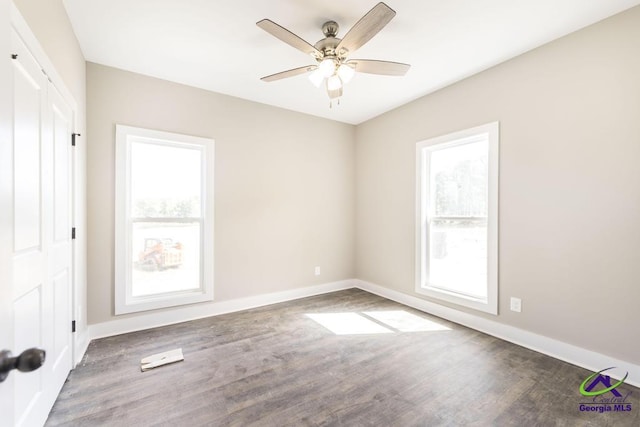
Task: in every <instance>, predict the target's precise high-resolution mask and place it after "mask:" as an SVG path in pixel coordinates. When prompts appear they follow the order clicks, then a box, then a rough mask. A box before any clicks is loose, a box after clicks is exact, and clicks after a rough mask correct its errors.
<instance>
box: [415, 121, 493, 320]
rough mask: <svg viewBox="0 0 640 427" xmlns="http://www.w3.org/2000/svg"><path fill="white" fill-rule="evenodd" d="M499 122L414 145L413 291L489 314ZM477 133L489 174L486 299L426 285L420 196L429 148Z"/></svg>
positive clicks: (455, 142)
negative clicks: (483, 138)
mask: <svg viewBox="0 0 640 427" xmlns="http://www.w3.org/2000/svg"><path fill="white" fill-rule="evenodd" d="M499 133H500V125H499V122H492V123H488V124H485V125H481V126H477V127H474V128H471V129H466V130H462V131H459V132H454V133H451V134H447V135H442V136H439V137H436V138H431V139H428V140H425V141H420V142H418V143H417V144H416V218H415V220H416V224H415V245H416V246H415V254H416V259H415V269H416V270H415V278H416V282H415V291H416V293H419V294H421V295H425V296H428V297H430V298H433V299H435V300H440V301H446V302H449V303H453V304H457V305H461V306H464V307H469V308H472V309H475V310H479V311H483V312H485V313H490V314H495V315H497V314H498V172H499V164H498V162H499V157H500V154H499V139H500V138H499ZM479 134H488V136H489V174H488V181H489V182H488V193H489V194H488V212H487V215H488V218H487V220H488V230H487V258H488V265H487V276H488V283H487V298H486V299H481V298H473V297H470V296H466V295H461V294H457V293H455V292H448V291H446V290H443V289H441V288H436V287H432V286H429V285H428V284H427V283H425V282H426V280H425V279H426V278H425V276H426V274H425V271H426V270H425V269H426V262H427V261H426V259H427V251H428V245H427V242H428V241H429V240H428V227H426V226H425V224H426V219H427V215H428V201H427V200H426V199H427V198H426V197H422V195H423V193H424V191H426V194H429V189H428V188H426V189H424V188H423V186H424V185H425V183H427V178H426V177H428V176H429V164H428V162H427V161H426V159H427V155H426V154H425V152H426V151H428V150H429V149H430V148H433V147H435V146H439V147H440V148H442V147H443V146H444V147H447V146H449V147H453V146H456V145H460V144H464V143H468V142H470V141H471V140H473V139H475V138H477V136H478V135H479Z"/></svg>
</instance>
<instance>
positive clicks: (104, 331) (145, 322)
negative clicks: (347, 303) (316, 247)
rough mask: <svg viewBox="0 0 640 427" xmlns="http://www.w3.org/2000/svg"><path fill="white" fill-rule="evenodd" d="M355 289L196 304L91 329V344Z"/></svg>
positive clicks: (331, 286) (346, 284)
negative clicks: (158, 328)
mask: <svg viewBox="0 0 640 427" xmlns="http://www.w3.org/2000/svg"><path fill="white" fill-rule="evenodd" d="M353 287H354V281H353V280H342V281H339V282H331V283H324V284H321V285H315V286H308V287H302V288H298V289H292V290H290V291H282V292H274V293H271V294H264V295H256V296H253V297H246V298H238V299H234V300H229V301H220V302H213V303H208V304H207V303H204V304H193V305H189V306H184V307H180V308H175V309H173V310H168V311H150V312H148V313H144V314H139V315H137V316H135V317H123V318H122V319H116V320H111V321H108V322H103V323H96V324H93V325H89V338H90V340H92V339H96V338H104V337H110V336H113V335H120V334H125V333H128V332H135V331H141V330H144V329H150V328H157V327H159V326H166V325H172V324H175V323H181V322H187V321H189V320H195V319H201V318H204V317H210V316H216V315H219V314H226V313H233V312H236V311H241V310H247V309H250V308H256V307H262V306H265V305H269V304H276V303H279V302H285V301H290V300H294V299H298V298H305V297H310V296H313V295H320V294H325V293H328V292H335V291H341V290H344V289H350V288H353Z"/></svg>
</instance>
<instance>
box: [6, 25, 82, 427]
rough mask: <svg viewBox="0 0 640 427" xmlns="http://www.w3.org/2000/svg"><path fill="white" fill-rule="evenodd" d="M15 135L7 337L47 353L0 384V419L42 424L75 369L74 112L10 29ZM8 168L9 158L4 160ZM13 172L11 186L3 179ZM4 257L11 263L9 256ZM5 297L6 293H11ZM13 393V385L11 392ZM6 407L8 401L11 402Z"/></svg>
mask: <svg viewBox="0 0 640 427" xmlns="http://www.w3.org/2000/svg"><path fill="white" fill-rule="evenodd" d="M11 52H12V54H13V55H14V57H13V58H12V59H11V64H12V68H13V76H12V81H13V93H12V95H13V96H12V98H13V111H12V116H13V135H12V137H10V138H9V140H6V139H2V140H0V143H1V144H3V146H2V148H1V150H2V151H1V153H2V154H3V155H5V153H6V154H8V155H10V156H11V158H12V160H13V162H12V170H11V171H10V172H9V173H7V171H4V173H3V174H2V175H1V176H2V179H3V184H2V187H0V188H1V189H2V190H5V189H7V190H9V192H8V193H6V192H4V191H3V192H2V193H1V199H0V200H1V201H2V209H3V210H5V212H9V214H8V215H5V216H3V217H0V219H1V220H2V223H0V226H2V231H3V235H2V239H1V240H2V242H1V243H0V245H2V247H1V248H0V250H1V251H2V252H0V253H1V254H2V256H5V257H6V256H8V257H9V262H8V268H7V271H8V273H4V274H3V275H2V276H0V278H1V279H3V280H5V281H8V284H7V282H5V283H3V284H2V285H0V286H1V287H0V297H2V298H3V300H5V301H7V300H8V301H9V303H8V304H7V303H4V304H2V305H1V306H0V308H2V310H3V311H4V313H2V317H1V318H2V320H5V319H6V323H4V324H3V325H2V327H3V328H6V329H8V331H7V330H5V332H4V333H3V334H2V335H0V337H3V336H4V337H8V338H5V341H3V342H0V347H2V348H3V349H8V350H11V351H12V352H13V354H14V355H18V354H20V353H21V352H22V351H23V350H25V349H28V348H31V347H38V348H42V349H44V350H45V351H46V353H47V354H46V361H45V364H44V365H43V366H42V368H40V369H39V370H36V371H33V372H29V373H22V372H16V371H13V372H12V373H11V374H10V375H9V377H8V379H7V380H6V381H5V382H4V383H2V384H0V387H2V389H3V390H2V392H1V393H0V397H3V398H7V395H8V397H9V399H10V400H12V403H11V405H10V407H8V408H6V409H7V410H8V412H7V413H6V415H7V416H4V415H5V414H3V416H2V420H1V421H0V424H1V425H3V426H4V423H7V425H25V426H32V425H42V424H43V423H44V421H45V420H46V417H47V415H48V413H49V410H50V409H51V406H52V405H53V403H54V402H55V399H56V397H57V395H58V392H59V391H60V388H61V387H62V385H63V384H64V381H65V379H66V377H67V375H68V373H69V371H70V369H71V364H72V354H71V310H72V307H71V295H72V294H71V291H72V277H73V274H72V264H71V192H70V189H71V179H70V177H71V161H70V159H71V152H70V150H71V142H70V140H71V133H72V117H73V115H72V111H71V109H70V107H69V106H68V105H67V104H66V103H65V102H64V100H63V99H62V97H61V96H60V95H59V94H58V92H57V91H56V90H55V88H54V87H53V85H51V83H50V82H49V80H48V78H47V77H46V75H45V74H44V72H43V71H42V68H41V67H40V66H39V64H38V63H37V62H36V60H35V59H34V58H33V56H32V55H31V54H30V53H29V50H28V49H27V47H26V46H25V45H24V43H23V42H22V40H21V39H20V37H19V36H18V35H17V34H16V33H15V32H13V33H12V35H11ZM7 165H8V166H9V167H10V168H11V164H10V163H9V162H6V161H3V163H2V166H7ZM6 178H8V179H9V180H10V184H9V185H6V182H4V180H5V179H6ZM1 261H3V262H5V261H6V258H4V259H2V260H1ZM5 298H6V299H5ZM8 389H9V390H11V391H7V390H8ZM5 405H6V403H5Z"/></svg>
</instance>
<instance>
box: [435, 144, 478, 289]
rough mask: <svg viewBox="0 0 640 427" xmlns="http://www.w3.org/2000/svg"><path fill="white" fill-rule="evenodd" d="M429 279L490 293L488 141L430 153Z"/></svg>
mask: <svg viewBox="0 0 640 427" xmlns="http://www.w3.org/2000/svg"><path fill="white" fill-rule="evenodd" d="M429 170H430V177H429V178H430V179H429V182H430V190H431V191H430V196H431V197H430V203H429V204H430V209H429V210H430V215H429V217H428V223H429V236H430V239H429V240H430V245H429V263H428V265H429V268H428V275H429V284H430V285H431V286H434V287H438V288H442V289H446V290H450V291H453V292H456V293H459V294H463V295H468V296H472V297H477V298H486V296H487V295H486V292H487V286H486V283H487V209H488V203H487V200H488V141H487V140H486V139H483V140H480V141H476V142H470V143H465V144H462V145H454V146H450V147H445V148H442V149H439V150H433V151H432V152H431V154H430V162H429Z"/></svg>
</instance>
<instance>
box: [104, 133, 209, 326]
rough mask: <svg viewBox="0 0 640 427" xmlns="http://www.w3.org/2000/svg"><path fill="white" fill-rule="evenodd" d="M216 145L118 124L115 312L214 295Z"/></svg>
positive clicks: (128, 311) (193, 301) (190, 137)
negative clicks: (214, 151)
mask: <svg viewBox="0 0 640 427" xmlns="http://www.w3.org/2000/svg"><path fill="white" fill-rule="evenodd" d="M213 149H214V144H213V141H212V140H210V139H205V138H198V137H193V136H186V135H178V134H172V133H167V132H159V131H153V130H148V129H139V128H134V127H129V126H121V125H117V126H116V215H115V216H116V228H115V232H116V236H115V242H116V253H115V257H116V260H115V267H116V268H115V271H116V281H115V282H116V283H115V296H116V301H115V307H116V314H123V313H131V312H135V311H143V310H151V309H155V308H162V307H170V306H175V305H181V304H191V303H195V302H201V301H211V300H212V299H213V164H214V163H213Z"/></svg>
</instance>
